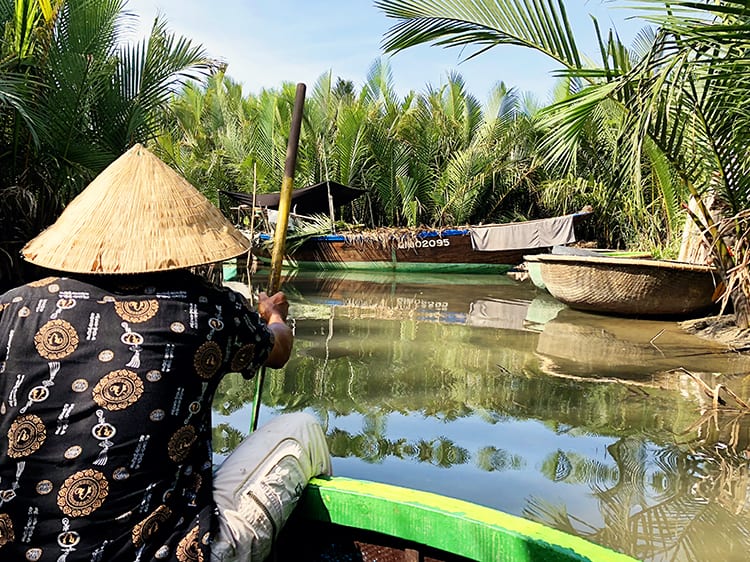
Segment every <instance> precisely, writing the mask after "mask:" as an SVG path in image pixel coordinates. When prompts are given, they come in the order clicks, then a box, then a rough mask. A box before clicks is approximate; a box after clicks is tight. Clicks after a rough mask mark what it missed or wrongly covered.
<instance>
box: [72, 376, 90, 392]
mask: <svg viewBox="0 0 750 562" xmlns="http://www.w3.org/2000/svg"><path fill="white" fill-rule="evenodd" d="M88 387H89V381H87V380H86V379H76V380H74V381H73V382H72V383H71V385H70V389H71V390H72V391H73V392H86V389H87V388H88Z"/></svg>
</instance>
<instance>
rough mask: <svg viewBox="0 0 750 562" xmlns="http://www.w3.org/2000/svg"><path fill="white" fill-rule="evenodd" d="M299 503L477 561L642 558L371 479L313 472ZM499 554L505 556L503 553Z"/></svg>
mask: <svg viewBox="0 0 750 562" xmlns="http://www.w3.org/2000/svg"><path fill="white" fill-rule="evenodd" d="M299 510H300V511H301V513H302V515H303V516H304V517H306V518H307V519H311V520H315V521H323V522H330V523H333V524H336V525H342V526H345V527H353V528H357V529H364V530H367V531H373V532H376V533H382V534H385V535H390V536H394V537H398V538H401V539H405V540H408V541H413V542H415V543H419V544H424V545H428V546H430V547H433V548H436V549H439V550H442V551H444V552H450V553H452V554H455V555H458V556H463V557H466V558H469V559H472V560H487V561H490V560H498V559H502V560H508V561H524V562H527V561H531V560H544V561H549V562H555V561H559V562H565V561H573V560H576V561H591V562H598V561H611V562H633V561H634V560H635V559H634V558H631V557H630V556H627V555H625V554H621V553H618V552H615V551H614V550H611V549H609V548H606V547H603V546H600V545H597V544H595V543H592V542H590V541H588V540H586V539H584V538H581V537H577V536H574V535H570V534H568V533H565V532H563V531H559V530H557V529H553V528H551V527H547V526H545V525H542V524H540V523H536V522H534V521H530V520H527V519H523V518H521V517H517V516H515V515H510V514H507V513H503V512H501V511H498V510H495V509H492V508H489V507H484V506H481V505H477V504H474V503H470V502H467V501H464V500H459V499H455V498H450V497H447V496H442V495H439V494H434V493H431V492H423V491H419V490H414V489H410V488H404V487H400V486H394V485H390V484H383V483H379V482H372V481H366V480H358V479H351V478H345V477H331V478H314V479H312V480H311V481H310V483H309V485H308V486H307V488H306V491H305V494H304V496H303V499H302V501H301V502H300V505H299ZM417 521H419V524H418V525H417V524H415V522H417ZM499 553H502V556H500V557H498V556H499Z"/></svg>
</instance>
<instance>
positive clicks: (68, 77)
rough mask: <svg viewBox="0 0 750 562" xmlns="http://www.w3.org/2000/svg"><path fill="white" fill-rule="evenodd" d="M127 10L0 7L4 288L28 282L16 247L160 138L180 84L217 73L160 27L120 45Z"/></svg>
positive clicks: (120, 6)
mask: <svg viewBox="0 0 750 562" xmlns="http://www.w3.org/2000/svg"><path fill="white" fill-rule="evenodd" d="M125 4H126V2H125V1H124V0H98V1H96V2H92V1H87V0H15V1H14V0H0V25H2V28H3V29H4V30H5V33H4V35H3V36H2V38H0V60H2V61H3V62H2V64H1V65H0V123H2V125H0V190H2V193H0V201H1V202H2V203H0V206H1V208H0V213H2V216H0V225H1V226H0V229H1V230H0V233H1V234H2V236H1V240H0V242H1V243H2V247H3V248H5V252H6V255H5V258H6V259H5V260H2V266H1V267H0V277H1V279H0V283H1V284H2V285H3V286H5V287H7V286H10V285H11V284H15V283H17V282H18V281H19V280H21V278H22V277H23V275H24V271H23V269H22V264H21V263H20V262H19V261H18V260H17V252H18V249H19V248H20V246H21V245H23V243H24V242H25V241H26V240H28V239H29V238H30V237H32V236H34V235H35V234H36V233H38V232H39V230H41V229H42V228H44V227H45V226H47V225H48V224H49V223H50V222H52V221H53V220H54V219H55V218H56V216H57V214H58V213H59V211H60V209H61V208H62V206H64V205H65V204H66V203H67V202H68V201H69V200H70V199H71V198H72V197H73V196H75V195H76V194H77V193H78V192H79V191H80V190H81V189H82V188H83V187H85V185H86V184H87V183H88V182H89V181H90V180H91V179H92V178H93V177H94V176H95V175H96V174H97V173H99V172H100V171H101V170H102V169H103V168H104V167H106V166H107V165H108V164H109V163H110V162H112V161H113V160H114V159H115V158H117V157H118V156H119V155H120V154H122V153H123V152H124V151H125V150H126V149H127V148H128V147H129V146H130V145H132V144H133V143H135V142H147V141H149V140H151V139H153V138H154V137H155V136H156V134H157V132H158V130H159V128H160V126H161V122H160V117H161V116H162V115H163V112H164V111H165V110H166V109H167V107H168V101H169V99H170V97H171V95H172V94H173V92H174V91H175V90H176V89H177V88H178V87H179V86H180V85H181V84H183V83H184V82H185V81H186V80H188V79H199V78H202V77H203V76H205V75H206V74H207V73H209V72H212V71H213V68H214V66H215V65H214V63H213V61H212V60H210V59H209V58H208V57H207V56H206V55H205V53H204V52H203V50H202V48H200V47H196V46H194V45H193V44H192V43H191V42H190V41H188V40H186V39H184V38H180V37H177V36H175V35H173V34H170V33H168V32H167V30H166V27H165V23H164V21H163V20H160V19H157V20H156V21H155V22H154V24H153V27H152V29H151V33H150V35H149V37H148V38H146V39H144V40H143V41H140V42H138V43H136V44H125V43H123V32H124V31H126V30H127V29H128V27H127V26H128V22H129V21H130V20H131V19H132V18H133V17H134V16H133V15H132V14H129V13H127V12H126V11H125ZM9 217H14V219H13V220H9ZM18 217H20V220H18ZM1 259H2V256H0V260H1Z"/></svg>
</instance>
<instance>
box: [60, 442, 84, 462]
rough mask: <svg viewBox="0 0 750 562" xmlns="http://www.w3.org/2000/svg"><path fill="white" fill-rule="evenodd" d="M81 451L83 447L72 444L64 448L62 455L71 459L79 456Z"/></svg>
mask: <svg viewBox="0 0 750 562" xmlns="http://www.w3.org/2000/svg"><path fill="white" fill-rule="evenodd" d="M82 452H83V448H82V447H81V446H80V445H73V446H72V447H68V448H67V449H65V452H64V453H63V456H64V457H65V458H66V459H68V460H73V459H77V458H78V457H80V456H81V453H82Z"/></svg>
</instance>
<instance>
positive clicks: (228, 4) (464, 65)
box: [126, 0, 643, 102]
mask: <svg viewBox="0 0 750 562" xmlns="http://www.w3.org/2000/svg"><path fill="white" fill-rule="evenodd" d="M625 4H627V2H622V1H621V2H611V1H608V0H567V1H566V8H567V10H568V13H569V17H570V20H571V25H572V26H573V29H574V31H575V33H576V38H577V39H578V41H579V48H580V49H581V50H582V51H583V52H584V53H585V54H587V55H589V56H592V57H595V56H596V54H597V52H596V50H595V46H594V43H593V42H592V39H593V25H592V23H591V20H590V18H589V16H588V14H593V15H594V16H596V18H597V19H598V20H599V22H600V25H601V26H602V27H603V28H609V27H612V26H613V25H614V26H615V27H616V29H617V31H618V32H619V33H620V37H621V38H622V40H623V41H624V42H625V44H626V45H629V44H630V42H631V41H632V39H633V38H634V37H635V34H636V33H637V31H638V30H639V29H640V28H641V27H642V26H643V23H642V22H636V21H634V20H632V19H630V18H629V17H628V16H630V15H632V12H628V11H625V10H623V9H621V8H617V7H615V6H623V5H625ZM126 7H127V9H128V10H129V11H131V12H133V13H135V14H137V15H138V16H139V27H138V30H137V31H136V32H135V35H134V37H138V36H142V35H144V34H145V33H146V30H147V29H150V27H151V24H152V23H153V19H154V17H155V16H156V14H157V12H159V13H161V14H163V15H164V16H165V18H166V20H167V22H168V24H169V28H170V29H171V30H172V31H174V32H176V33H179V34H182V35H185V36H187V37H189V38H191V39H193V40H194V41H196V42H198V43H201V44H202V45H203V46H204V47H205V49H206V50H207V51H208V53H209V55H211V56H213V57H217V58H221V59H222V60H224V61H225V62H226V63H228V65H229V66H228V70H227V74H228V75H229V76H231V77H232V78H234V79H235V80H237V81H239V82H241V83H242V84H243V90H244V91H245V93H250V92H258V91H259V90H260V89H261V88H273V87H278V86H279V85H281V83H282V82H284V81H289V82H304V83H305V84H307V86H308V88H309V87H312V85H313V84H314V83H315V81H316V80H317V79H318V77H319V76H320V75H321V74H323V73H324V72H329V71H331V72H332V73H333V76H334V77H341V78H344V79H347V80H351V81H352V82H354V84H355V85H356V86H357V87H360V86H361V85H362V83H363V82H364V81H365V77H366V76H367V72H368V70H369V69H370V66H371V65H372V63H373V61H375V60H376V59H377V58H378V57H386V58H389V60H390V64H391V68H392V72H393V78H394V85H395V88H396V90H397V92H399V93H400V94H401V95H403V94H405V93H406V92H407V91H409V90H416V91H423V90H424V89H425V88H426V86H427V85H428V84H431V85H433V86H439V85H440V84H441V83H444V82H445V81H446V77H447V75H448V72H450V71H457V72H459V73H460V74H461V75H462V76H463V78H464V80H465V82H466V88H467V90H468V92H469V93H471V94H473V95H475V96H476V97H478V98H479V99H480V100H484V99H485V98H486V97H487V95H488V93H489V91H490V89H491V88H492V86H493V85H494V84H495V83H497V82H499V81H503V82H505V83H506V85H508V86H510V87H515V88H517V89H518V90H520V91H522V92H531V93H533V94H535V95H536V96H537V98H538V99H539V101H541V102H546V101H547V100H548V96H549V94H550V92H551V90H552V87H553V85H554V78H553V77H552V76H551V74H550V73H551V71H553V70H554V69H555V68H556V66H555V65H554V64H553V63H552V62H551V61H550V60H549V59H547V58H545V57H544V56H542V55H539V54H537V53H534V52H532V51H530V50H528V49H522V48H518V47H508V46H501V47H496V48H494V49H491V50H490V51H488V52H486V53H484V54H482V55H480V56H479V57H476V58H474V59H472V60H470V61H466V62H461V61H462V59H463V58H465V56H466V53H465V52H464V53H462V52H461V51H460V50H459V49H456V48H451V49H443V48H439V47H430V46H420V47H416V48H413V49H408V50H406V51H402V52H400V53H396V54H394V55H392V56H388V55H385V54H384V53H383V51H382V47H381V43H382V40H383V36H384V34H385V33H386V31H387V30H388V29H389V28H390V27H391V26H392V25H393V24H394V23H395V20H391V19H389V18H387V17H386V16H385V15H384V14H383V12H381V11H380V10H378V9H376V8H375V7H374V6H373V3H372V0H220V1H219V0H214V1H213V2H207V1H205V0H128V2H127V4H126ZM597 60H598V58H597Z"/></svg>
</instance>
